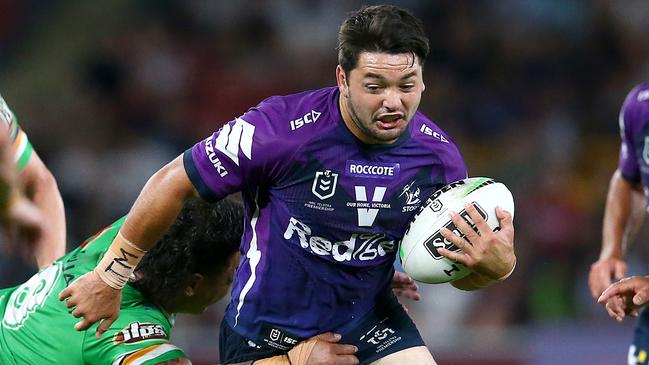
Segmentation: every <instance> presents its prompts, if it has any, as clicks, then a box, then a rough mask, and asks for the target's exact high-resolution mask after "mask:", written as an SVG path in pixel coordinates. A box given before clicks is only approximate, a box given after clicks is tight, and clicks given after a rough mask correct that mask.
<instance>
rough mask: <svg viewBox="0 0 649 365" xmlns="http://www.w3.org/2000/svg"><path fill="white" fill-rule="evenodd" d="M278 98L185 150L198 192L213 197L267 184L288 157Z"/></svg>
mask: <svg viewBox="0 0 649 365" xmlns="http://www.w3.org/2000/svg"><path fill="white" fill-rule="evenodd" d="M284 108H285V105H284V104H283V103H282V102H281V99H279V98H277V99H275V98H269V99H267V100H265V101H264V102H262V103H261V104H259V105H258V106H257V107H255V108H252V109H250V110H249V111H248V112H246V113H245V114H244V115H242V116H241V117H238V118H235V119H234V120H232V121H230V122H229V123H228V124H226V125H224V126H223V127H222V128H221V129H219V130H218V131H217V132H215V133H213V134H212V135H211V136H209V137H208V138H206V139H204V140H202V141H200V142H198V143H196V144H195V145H194V146H193V147H192V148H190V149H188V150H187V151H185V153H184V156H183V164H184V166H185V171H186V172H187V175H188V176H189V178H190V180H191V181H192V183H193V184H194V187H195V188H196V190H198V192H199V193H200V194H201V196H202V197H203V198H205V199H207V200H210V201H214V200H219V199H222V198H224V197H225V196H227V195H229V194H232V193H235V192H239V191H242V190H247V189H248V190H249V189H251V188H254V187H256V186H259V185H260V184H270V183H272V181H273V180H274V179H276V178H277V176H279V172H280V171H282V169H283V168H284V166H286V164H287V163H288V161H290V154H291V148H290V147H289V146H290V145H291V143H292V141H290V140H289V139H287V138H285V134H284V130H285V129H286V126H288V122H287V123H285V124H286V126H285V125H284V123H281V122H282V120H281V117H280V116H281V115H282V112H281V110H282V109H284Z"/></svg>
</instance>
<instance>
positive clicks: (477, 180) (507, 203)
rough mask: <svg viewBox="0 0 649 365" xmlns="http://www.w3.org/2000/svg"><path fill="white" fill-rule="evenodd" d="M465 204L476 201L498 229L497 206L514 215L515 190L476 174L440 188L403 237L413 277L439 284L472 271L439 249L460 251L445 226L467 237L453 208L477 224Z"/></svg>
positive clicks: (401, 252)
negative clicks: (455, 219)
mask: <svg viewBox="0 0 649 365" xmlns="http://www.w3.org/2000/svg"><path fill="white" fill-rule="evenodd" d="M465 203H470V204H473V206H475V207H476V209H477V211H478V212H479V213H480V215H481V216H482V217H483V218H484V219H485V221H486V222H487V224H488V225H489V227H491V228H492V229H493V230H494V231H496V230H499V229H500V226H499V222H498V218H497V217H496V207H497V206H500V207H502V208H503V209H505V210H507V211H509V212H510V213H511V214H512V216H513V215H514V198H513V197H512V194H511V192H510V191H509V189H507V187H506V186H505V185H504V184H502V183H499V182H497V181H495V180H493V179H490V178H485V177H473V178H468V179H464V180H459V181H456V182H454V183H451V184H448V185H446V186H444V187H443V188H441V189H439V190H438V191H436V192H435V193H433V195H431V196H430V198H428V200H426V202H425V203H424V204H423V205H422V206H421V208H420V210H419V212H418V213H417V214H416V215H415V216H414V218H413V219H412V221H411V222H410V225H409V226H408V229H407V230H406V234H405V235H404V236H403V239H402V240H401V247H400V250H399V256H400V257H401V265H402V266H403V269H404V270H405V271H406V273H408V275H410V276H411V277H412V278H413V279H415V280H417V281H420V282H423V283H428V284H439V283H447V282H451V281H455V280H458V279H461V278H463V277H465V276H467V275H469V274H470V273H471V269H469V268H468V267H466V266H464V265H462V264H460V263H457V262H455V261H452V260H450V259H448V258H446V257H444V256H442V255H440V254H439V253H438V252H437V248H441V247H444V248H446V249H448V250H451V251H460V249H459V248H457V247H456V246H455V245H453V244H452V243H451V242H449V241H447V240H446V239H445V238H444V237H443V236H442V234H441V233H440V229H441V228H447V229H449V230H450V231H452V232H455V233H456V234H458V235H459V236H462V237H463V236H464V235H463V234H462V233H461V232H460V231H459V230H457V228H456V227H455V224H453V221H452V220H451V216H450V215H449V211H455V212H457V213H459V214H460V216H461V217H463V218H464V219H465V220H466V221H467V222H469V224H470V225H471V226H472V227H474V225H473V222H472V221H471V218H470V217H469V216H468V214H467V213H466V210H465V209H464V204H465ZM474 229H475V227H474Z"/></svg>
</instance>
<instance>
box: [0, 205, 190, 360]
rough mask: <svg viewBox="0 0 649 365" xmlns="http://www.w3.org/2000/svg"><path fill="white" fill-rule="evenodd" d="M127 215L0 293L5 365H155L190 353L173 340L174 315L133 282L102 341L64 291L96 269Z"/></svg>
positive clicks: (0, 350)
mask: <svg viewBox="0 0 649 365" xmlns="http://www.w3.org/2000/svg"><path fill="white" fill-rule="evenodd" d="M124 220H125V217H124V218H122V219H120V220H118V221H117V222H115V223H113V224H112V225H111V226H108V227H106V228H105V229H104V230H102V231H100V232H99V233H97V234H96V235H95V236H93V237H91V238H89V239H88V240H86V241H85V242H84V243H83V244H81V246H79V247H78V248H77V249H75V250H74V251H72V252H70V253H68V254H67V255H65V256H63V257H62V258H60V259H59V260H57V261H56V262H55V263H53V264H52V265H50V266H48V267H47V268H45V269H43V270H41V271H40V272H39V273H38V274H36V275H34V276H33V277H32V278H31V279H29V280H28V281H27V282H26V283H24V284H22V285H20V286H17V287H15V288H10V289H4V290H1V291H0V317H1V318H2V323H1V324H0V364H2V365H8V364H11V365H25V364H34V365H43V364H122V365H149V364H157V363H159V362H163V361H167V360H173V359H176V358H180V357H185V354H184V353H183V351H182V350H181V349H179V348H178V347H176V346H174V345H173V344H171V343H170V342H169V335H170V332H171V327H172V326H173V319H174V318H173V316H169V315H167V314H165V313H164V312H163V311H162V310H160V309H159V308H157V307H156V306H154V305H152V304H151V303H149V302H147V300H146V299H145V298H144V297H143V296H142V294H140V292H139V291H137V290H135V289H134V288H133V287H131V286H130V285H127V286H126V287H125V288H124V290H123V296H122V304H121V312H120V317H119V319H118V320H117V321H116V322H115V323H113V325H112V326H111V328H110V329H109V330H108V331H107V332H106V333H104V334H103V336H102V337H101V338H99V339H96V338H95V330H96V329H97V324H94V325H93V326H91V327H90V328H89V329H88V330H87V331H84V332H79V331H76V330H75V329H74V324H75V323H76V322H78V321H79V319H77V318H74V317H73V316H72V314H70V313H69V312H70V310H69V309H68V308H66V306H65V303H64V302H61V301H59V299H58V294H59V292H61V290H63V289H64V288H65V287H66V286H67V285H68V284H69V283H70V282H72V281H73V280H75V279H76V278H78V277H79V276H81V275H83V274H85V273H87V272H89V271H91V270H93V269H94V267H95V266H96V265H97V263H98V262H99V260H100V259H101V258H102V256H103V254H104V252H106V251H107V250H108V247H109V246H110V244H111V242H112V241H113V239H114V238H115V236H116V235H117V232H119V229H120V227H121V226H122V224H123V222H124Z"/></svg>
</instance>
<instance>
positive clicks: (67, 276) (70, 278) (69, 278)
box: [63, 269, 75, 286]
mask: <svg viewBox="0 0 649 365" xmlns="http://www.w3.org/2000/svg"><path fill="white" fill-rule="evenodd" d="M64 270H65V269H64ZM74 278H75V276H74V275H70V274H66V273H63V280H65V285H66V286H68V285H70V283H71V282H72V281H74Z"/></svg>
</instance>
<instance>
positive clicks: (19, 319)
mask: <svg viewBox="0 0 649 365" xmlns="http://www.w3.org/2000/svg"><path fill="white" fill-rule="evenodd" d="M60 274H61V263H60V262H58V263H56V264H54V265H51V266H50V267H48V268H47V269H45V270H43V271H41V272H39V273H38V274H36V275H34V276H32V277H31V279H29V280H28V281H27V282H26V283H24V284H23V285H21V286H19V287H18V288H16V290H14V291H13V292H12V293H11V296H10V297H9V301H8V302H7V309H6V311H5V314H4V317H3V318H2V326H3V327H5V328H9V329H12V330H17V329H19V328H20V327H22V326H23V325H24V324H25V321H26V320H27V319H28V318H29V316H30V315H31V314H32V313H34V312H35V311H36V310H37V309H38V308H40V307H42V306H43V304H44V303H45V300H47V297H48V296H49V295H50V293H51V291H52V288H53V287H54V285H55V284H56V281H57V280H58V278H59V276H60Z"/></svg>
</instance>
